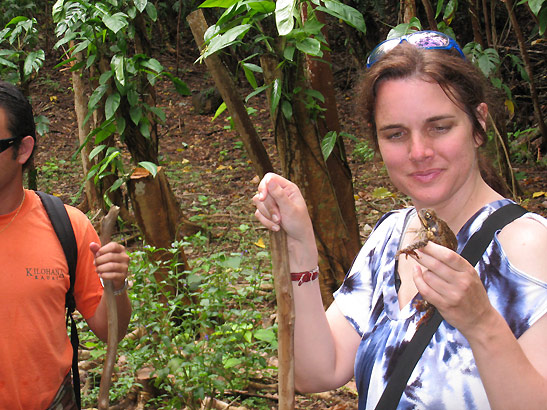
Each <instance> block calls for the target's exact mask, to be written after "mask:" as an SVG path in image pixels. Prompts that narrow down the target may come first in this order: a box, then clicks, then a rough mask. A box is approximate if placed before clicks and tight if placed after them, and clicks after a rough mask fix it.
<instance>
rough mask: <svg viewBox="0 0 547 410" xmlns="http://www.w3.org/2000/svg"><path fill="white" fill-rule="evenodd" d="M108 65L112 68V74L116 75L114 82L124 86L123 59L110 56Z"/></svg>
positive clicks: (118, 56) (117, 56)
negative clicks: (116, 81)
mask: <svg viewBox="0 0 547 410" xmlns="http://www.w3.org/2000/svg"><path fill="white" fill-rule="evenodd" d="M110 65H111V66H112V69H113V70H114V74H115V75H116V80H118V82H119V83H120V84H121V85H122V86H124V85H125V70H124V58H123V57H122V56H120V55H114V56H112V60H111V61H110Z"/></svg>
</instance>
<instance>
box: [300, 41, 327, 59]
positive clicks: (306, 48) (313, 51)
mask: <svg viewBox="0 0 547 410" xmlns="http://www.w3.org/2000/svg"><path fill="white" fill-rule="evenodd" d="M295 46H296V48H297V49H298V50H300V51H302V52H303V53H306V54H308V55H311V56H315V57H322V56H323V52H322V51H321V43H320V42H319V40H317V39H315V38H312V37H307V38H304V39H303V40H302V41H298V42H297V43H295Z"/></svg>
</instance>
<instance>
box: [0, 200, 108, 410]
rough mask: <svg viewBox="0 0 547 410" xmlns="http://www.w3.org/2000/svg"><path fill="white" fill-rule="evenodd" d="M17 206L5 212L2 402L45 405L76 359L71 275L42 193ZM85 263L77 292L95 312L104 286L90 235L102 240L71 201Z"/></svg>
mask: <svg viewBox="0 0 547 410" xmlns="http://www.w3.org/2000/svg"><path fill="white" fill-rule="evenodd" d="M25 195H26V196H25V200H24V202H23V205H22V207H21V209H20V211H19V214H17V216H16V217H15V218H14V219H13V220H12V218H13V217H14V216H15V214H16V211H14V212H12V213H11V214H8V215H1V216H0V229H1V228H2V227H4V226H6V225H7V224H8V223H9V222H10V221H11V223H10V224H9V226H8V227H7V228H6V229H5V230H4V231H2V232H0V241H1V242H0V281H1V283H0V409H10V410H19V409H21V410H43V409H45V408H46V407H47V406H48V405H49V404H50V403H51V401H52V400H53V398H54V396H55V393H56V392H57V390H58V389H59V387H60V385H61V383H62V381H63V379H64V377H65V376H66V374H67V373H68V371H69V370H70V367H71V363H72V347H71V345H70V340H69V338H68V336H67V330H66V326H65V318H66V312H65V294H66V292H67V290H68V288H69V284H70V282H69V275H68V267H67V263H66V259H65V256H64V253H63V249H62V247H61V244H60V243H59V240H58V239H57V236H56V234H55V231H54V230H53V227H52V226H51V223H50V221H49V218H48V216H47V213H46V211H45V209H44V208H43V206H42V202H41V200H40V198H39V197H38V196H37V195H36V194H35V193H34V192H33V191H26V192H25ZM66 208H67V211H68V214H69V216H70V219H71V222H72V226H73V228H74V234H75V236H76V242H77V244H78V264H77V267H76V282H75V285H74V296H75V299H76V306H77V309H78V310H79V311H80V313H81V314H82V315H83V316H84V318H86V319H88V318H90V317H92V316H93V315H94V314H95V310H96V308H97V305H98V304H99V301H100V299H101V296H102V292H103V288H102V285H101V282H100V280H99V277H98V276H97V273H96V271H95V267H94V265H93V254H92V253H91V251H90V250H89V243H90V242H97V243H99V238H98V237H97V233H96V232H95V230H94V229H93V226H92V225H91V223H90V222H89V220H88V219H87V217H86V216H85V215H84V214H83V213H81V212H80V211H79V210H77V209H76V208H73V207H70V206H67V207H66Z"/></svg>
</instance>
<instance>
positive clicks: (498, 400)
mask: <svg viewBox="0 0 547 410" xmlns="http://www.w3.org/2000/svg"><path fill="white" fill-rule="evenodd" d="M498 239H499V241H500V243H501V245H502V247H503V249H504V251H505V253H506V255H507V257H508V258H509V260H510V261H511V264H512V265H513V266H515V267H516V268H517V269H519V270H522V271H524V272H526V273H527V274H529V275H531V276H534V277H536V278H537V279H539V280H541V281H543V282H547V269H545V266H547V229H545V227H544V226H542V225H541V224H540V223H538V222H535V221H533V220H530V219H527V218H521V219H519V220H517V221H514V222H512V223H511V224H509V225H507V226H506V227H505V228H504V229H503V230H502V231H501V233H500V234H499V236H498ZM418 255H419V259H418V261H419V263H420V264H421V265H422V266H423V267H424V268H426V269H427V270H426V269H420V268H417V269H416V271H415V274H414V280H415V283H416V286H417V288H418V290H419V292H420V293H421V294H422V295H423V296H424V298H425V299H427V300H428V301H429V302H431V303H432V304H433V305H435V306H436V307H437V308H438V309H439V311H440V313H441V314H442V315H443V317H444V318H445V319H446V320H447V322H449V323H450V324H451V325H453V326H455V327H456V328H457V329H458V330H459V331H460V332H462V334H463V335H464V336H465V337H466V338H467V340H468V341H469V344H470V346H471V349H472V351H473V355H474V358H475V362H476V364H477V368H478V370H479V374H480V376H481V380H482V382H483V384H484V387H485V389H486V393H487V395H488V400H489V402H490V405H491V407H492V409H516V408H522V409H544V408H545V406H546V403H547V354H546V346H547V314H546V315H544V316H543V317H542V318H540V319H539V320H538V321H536V322H535V323H534V324H533V325H532V326H531V327H530V328H529V329H528V330H527V331H526V332H525V333H524V334H523V335H522V336H521V337H520V338H519V339H518V340H517V339H516V338H515V336H514V335H513V333H512V331H511V329H510V328H509V326H508V324H507V322H506V321H505V319H504V318H503V317H502V316H501V315H500V313H499V312H498V311H497V310H496V309H495V308H494V307H493V306H492V305H491V303H490V301H489V300H488V296H487V294H486V291H485V289H484V286H483V285H482V283H481V282H480V280H479V276H478V275H477V273H476V271H475V270H474V269H473V267H472V266H471V265H469V263H468V262H467V261H466V260H465V259H463V258H461V256H459V255H457V254H456V253H454V252H452V251H450V250H448V249H446V248H443V247H441V246H439V245H436V244H431V243H430V244H428V245H427V246H426V247H425V248H424V249H423V250H422V251H419V252H418Z"/></svg>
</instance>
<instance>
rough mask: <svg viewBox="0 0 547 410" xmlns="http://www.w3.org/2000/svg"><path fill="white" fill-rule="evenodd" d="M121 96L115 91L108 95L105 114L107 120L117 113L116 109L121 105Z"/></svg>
mask: <svg viewBox="0 0 547 410" xmlns="http://www.w3.org/2000/svg"><path fill="white" fill-rule="evenodd" d="M120 101H121V97H120V94H119V93H117V92H116V93H113V94H110V95H109V96H108V98H107V99H106V102H105V104H104V115H105V117H106V119H107V120H109V119H110V118H112V117H114V115H116V111H117V110H118V107H119V106H120Z"/></svg>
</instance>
